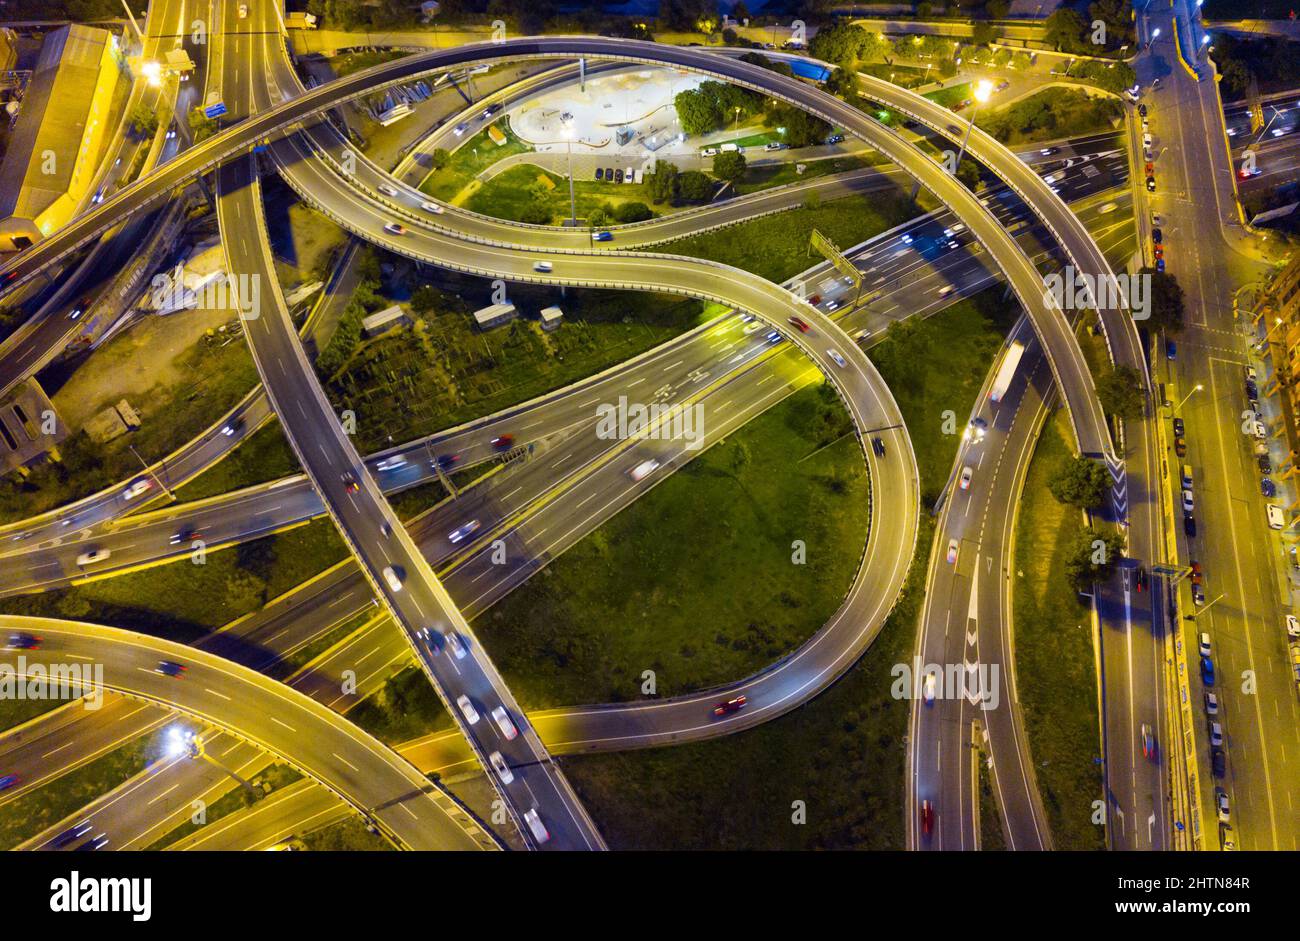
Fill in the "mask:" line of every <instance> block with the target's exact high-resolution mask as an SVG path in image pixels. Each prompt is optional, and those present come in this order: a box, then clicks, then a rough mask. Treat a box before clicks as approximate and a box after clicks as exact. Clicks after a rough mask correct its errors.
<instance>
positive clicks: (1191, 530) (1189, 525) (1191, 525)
mask: <svg viewBox="0 0 1300 941" xmlns="http://www.w3.org/2000/svg"><path fill="white" fill-rule="evenodd" d="M1183 532H1184V533H1186V534H1187V538H1188V539H1194V538H1195V537H1196V518H1195V517H1193V516H1184V517H1183Z"/></svg>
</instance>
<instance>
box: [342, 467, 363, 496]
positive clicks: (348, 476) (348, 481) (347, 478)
mask: <svg viewBox="0 0 1300 941" xmlns="http://www.w3.org/2000/svg"><path fill="white" fill-rule="evenodd" d="M339 479H340V480H342V481H343V486H344V487H345V488H346V489H347V492H348V493H356V492H357V491H358V490H360V489H361V484H359V483H357V475H356V474H354V473H352V471H348V472H347V473H345V474H343V475H342V476H341V477H340V478H339Z"/></svg>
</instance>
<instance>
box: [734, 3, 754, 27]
mask: <svg viewBox="0 0 1300 941" xmlns="http://www.w3.org/2000/svg"><path fill="white" fill-rule="evenodd" d="M749 16H750V13H749V7H747V6H745V0H740V2H739V3H737V4H736V5H735V6H734V7H732V8H731V18H732V19H733V20H736V21H737V22H740V23H743V22H745V20H747V19H749Z"/></svg>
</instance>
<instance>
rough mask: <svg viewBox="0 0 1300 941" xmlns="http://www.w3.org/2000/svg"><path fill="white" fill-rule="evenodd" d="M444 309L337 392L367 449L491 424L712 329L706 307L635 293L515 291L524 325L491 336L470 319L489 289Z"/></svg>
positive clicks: (392, 339)
mask: <svg viewBox="0 0 1300 941" xmlns="http://www.w3.org/2000/svg"><path fill="white" fill-rule="evenodd" d="M440 286H442V287H443V288H444V290H443V291H442V292H441V293H440V300H439V302H438V304H437V306H436V308H435V309H434V310H432V311H430V312H428V313H425V314H422V315H419V316H420V317H422V319H423V322H424V328H423V331H421V330H420V329H410V328H408V329H404V330H398V331H393V332H391V333H389V334H387V335H385V336H384V337H383V338H382V339H380V340H379V341H377V342H374V343H371V344H368V345H366V346H365V347H364V348H363V349H361V350H360V352H359V353H357V354H356V355H355V356H354V358H353V359H352V360H351V361H350V363H349V364H348V366H347V367H346V369H345V370H344V372H343V373H342V375H340V376H338V377H337V378H336V379H335V380H334V381H333V382H332V383H331V384H330V387H329V392H330V396H331V399H332V400H333V402H334V404H335V405H336V406H337V407H338V408H340V409H342V408H351V409H354V410H356V412H357V415H358V416H359V421H358V436H357V438H358V441H357V444H358V447H360V448H362V449H363V450H374V449H376V448H378V447H381V446H385V445H386V444H387V442H388V439H389V436H391V437H392V439H393V440H394V441H407V440H410V439H411V438H416V437H419V436H421V435H426V434H429V433H431V432H434V431H437V430H439V429H441V428H447V427H451V426H453V425H456V424H459V423H460V422H463V421H468V420H469V419H472V418H476V417H478V416H480V415H486V414H490V413H492V412H495V411H497V410H499V409H503V408H506V407H508V406H511V405H515V404H518V403H519V402H523V401H526V400H527V399H530V398H533V397H534V396H538V395H542V394H543V393H546V392H549V391H551V390H553V389H557V388H560V387H562V386H565V385H568V384H569V383H572V382H576V381H577V380H579V379H583V378H585V377H587V376H590V375H592V374H594V373H597V372H600V371H601V370H603V369H606V368H608V367H610V366H613V365H615V364H617V363H620V362H622V361H623V360H626V359H629V358H630V357H633V356H636V355H637V354H639V353H642V352H644V351H645V350H648V349H650V348H651V347H654V346H657V345H659V344H660V343H663V342H664V341H666V340H669V339H671V338H672V337H674V336H676V335H678V334H679V333H682V332H684V331H686V330H688V329H690V328H691V327H694V326H696V325H697V324H700V323H703V322H704V321H706V320H707V319H708V318H709V317H711V316H714V312H713V311H712V310H711V309H710V308H708V307H706V305H705V304H703V303H702V302H700V301H696V300H689V299H682V298H677V297H665V296H661V295H656V294H646V293H639V292H630V291H589V290H570V291H569V292H568V293H567V296H565V297H560V295H559V292H558V291H555V290H553V289H549V288H543V287H539V286H529V285H514V286H512V287H511V290H510V300H511V301H512V302H513V303H515V304H516V305H517V307H518V308H519V310H520V312H521V314H522V315H523V317H521V318H520V319H517V320H515V321H513V322H511V323H510V324H508V325H506V326H504V327H498V328H496V329H493V330H489V331H487V332H483V331H480V330H478V329H477V328H476V327H475V326H474V322H473V318H472V317H471V316H470V310H471V309H472V307H474V306H475V305H479V304H481V305H483V306H486V304H488V303H490V299H489V297H488V296H487V285H486V283H485V282H482V281H478V280H474V279H461V280H459V281H456V280H450V281H449V280H448V279H443V280H442V281H441V282H440ZM551 304H559V305H560V306H561V307H562V309H563V310H564V323H563V324H562V325H561V326H560V327H559V329H557V330H553V331H551V332H545V331H543V330H542V329H541V327H540V325H539V324H538V323H537V321H536V319H525V318H535V317H536V312H537V311H539V310H541V309H542V308H544V307H547V306H549V305H551Z"/></svg>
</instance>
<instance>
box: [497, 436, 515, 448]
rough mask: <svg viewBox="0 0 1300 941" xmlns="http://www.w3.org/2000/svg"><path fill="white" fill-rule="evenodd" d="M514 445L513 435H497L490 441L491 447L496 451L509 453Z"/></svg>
mask: <svg viewBox="0 0 1300 941" xmlns="http://www.w3.org/2000/svg"><path fill="white" fill-rule="evenodd" d="M514 444H515V436H514V435H498V436H497V437H495V438H493V439H492V447H494V448H496V449H497V450H498V451H509V450H510V449H511V448H512V447H514Z"/></svg>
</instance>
